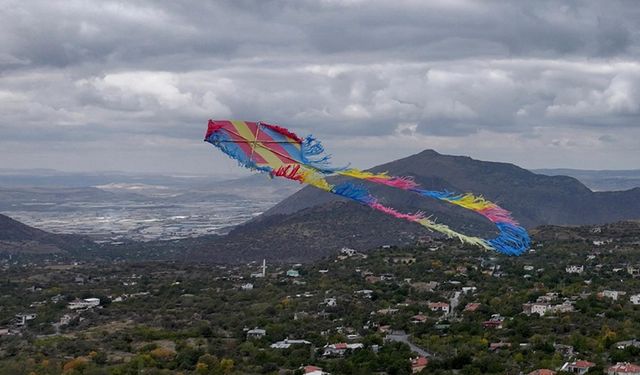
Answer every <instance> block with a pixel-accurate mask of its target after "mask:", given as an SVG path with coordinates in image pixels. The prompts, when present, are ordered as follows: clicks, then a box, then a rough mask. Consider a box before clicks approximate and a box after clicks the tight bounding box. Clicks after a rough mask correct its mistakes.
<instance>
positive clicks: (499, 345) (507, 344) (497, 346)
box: [489, 341, 511, 352]
mask: <svg viewBox="0 0 640 375" xmlns="http://www.w3.org/2000/svg"><path fill="white" fill-rule="evenodd" d="M502 348H511V343H510V342H502V341H500V342H492V343H491V344H489V350H490V351H492V352H495V351H497V350H500V349H502Z"/></svg>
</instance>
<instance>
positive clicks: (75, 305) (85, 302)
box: [67, 298, 100, 310]
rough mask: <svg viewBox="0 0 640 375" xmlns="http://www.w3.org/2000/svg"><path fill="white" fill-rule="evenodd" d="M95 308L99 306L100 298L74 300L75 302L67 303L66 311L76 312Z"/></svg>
mask: <svg viewBox="0 0 640 375" xmlns="http://www.w3.org/2000/svg"><path fill="white" fill-rule="evenodd" d="M96 306H100V298H85V299H82V300H81V299H76V300H75V301H72V302H69V304H68V305H67V308H68V309H71V310H78V309H92V308H94V307H96Z"/></svg>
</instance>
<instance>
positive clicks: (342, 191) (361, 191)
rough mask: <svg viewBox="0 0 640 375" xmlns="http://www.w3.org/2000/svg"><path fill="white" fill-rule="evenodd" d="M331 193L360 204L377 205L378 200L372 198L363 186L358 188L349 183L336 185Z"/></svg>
mask: <svg viewBox="0 0 640 375" xmlns="http://www.w3.org/2000/svg"><path fill="white" fill-rule="evenodd" d="M331 192H332V193H334V194H337V195H340V196H342V197H345V198H350V199H353V200H354V201H358V202H360V203H364V204H366V205H368V206H371V205H373V204H375V203H376V199H375V198H374V197H372V196H371V194H370V193H369V191H368V190H367V189H366V188H365V187H363V186H356V185H354V184H350V183H348V182H345V183H342V184H338V185H335V186H334V187H333V188H332V189H331Z"/></svg>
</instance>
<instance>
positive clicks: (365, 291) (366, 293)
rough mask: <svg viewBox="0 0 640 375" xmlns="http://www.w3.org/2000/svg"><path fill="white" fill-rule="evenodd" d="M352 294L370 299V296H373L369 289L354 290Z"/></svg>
mask: <svg viewBox="0 0 640 375" xmlns="http://www.w3.org/2000/svg"><path fill="white" fill-rule="evenodd" d="M353 293H355V294H360V295H362V296H363V297H365V298H371V296H372V295H373V290H371V289H362V290H356V291H355V292H353Z"/></svg>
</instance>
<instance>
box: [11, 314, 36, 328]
mask: <svg viewBox="0 0 640 375" xmlns="http://www.w3.org/2000/svg"><path fill="white" fill-rule="evenodd" d="M37 317H38V314H35V313H32V314H16V325H17V326H23V325H25V324H27V322H28V321H30V320H34V319H35V318H37Z"/></svg>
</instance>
